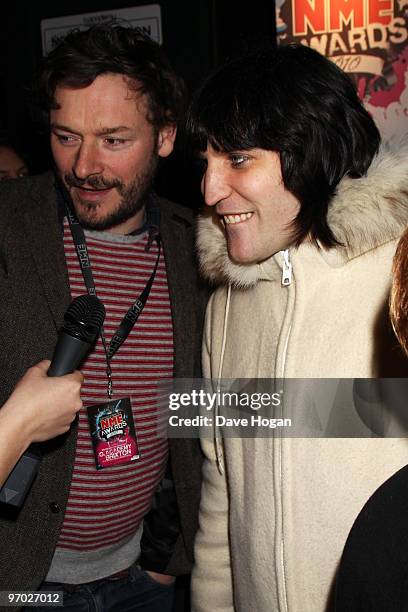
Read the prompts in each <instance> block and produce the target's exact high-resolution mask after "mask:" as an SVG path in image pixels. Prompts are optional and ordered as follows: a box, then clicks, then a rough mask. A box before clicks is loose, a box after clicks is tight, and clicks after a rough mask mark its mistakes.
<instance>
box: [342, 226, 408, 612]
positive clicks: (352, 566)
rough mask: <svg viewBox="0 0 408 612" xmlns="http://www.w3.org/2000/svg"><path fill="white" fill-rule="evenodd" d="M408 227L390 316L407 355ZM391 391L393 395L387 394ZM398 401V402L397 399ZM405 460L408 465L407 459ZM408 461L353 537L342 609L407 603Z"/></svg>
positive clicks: (395, 607)
mask: <svg viewBox="0 0 408 612" xmlns="http://www.w3.org/2000/svg"><path fill="white" fill-rule="evenodd" d="M407 271H408V230H405V231H404V233H403V235H402V237H401V239H400V241H399V242H398V246H397V249H396V252H395V256H394V264H393V274H392V286H391V299H390V314H391V321H392V324H393V328H394V331H395V335H396V336H397V338H398V340H399V343H400V345H401V348H402V350H403V351H404V353H405V354H408V299H407V297H408V292H407V289H408V283H407V278H408V277H407ZM407 383H408V376H407V372H405V377H404V378H400V379H398V380H395V381H392V388H391V390H392V392H393V394H394V396H395V392H397V399H399V398H400V402H401V403H400V409H401V415H400V416H401V417H402V419H401V420H402V421H403V422H405V424H406V422H407V416H406V397H407V389H408V384H407ZM388 395H389V394H388ZM394 401H395V400H394ZM405 463H408V461H406V462H405ZM407 487H408V465H404V467H402V468H401V469H400V470H398V471H397V472H396V473H395V474H393V475H392V476H391V477H390V478H388V479H387V480H386V481H385V482H384V483H383V484H381V486H380V487H378V489H377V490H376V491H375V492H374V493H373V494H372V496H371V497H370V499H369V500H368V501H367V503H366V504H365V505H364V507H363V509H362V510H361V512H360V513H359V515H358V516H357V518H356V520H355V521H354V524H353V526H352V528H351V531H350V533H349V535H348V538H347V541H346V544H345V547H344V551H343V555H342V558H341V561H340V566H339V571H338V576H337V583H336V611H338V612H349V611H351V612H354V611H355V612H357V611H358V612H382V611H383V610H387V612H399V611H400V610H403V609H404V608H405V607H406V604H407V601H408V584H407V580H406V567H407V563H408V536H407V530H406V517H407V514H408V500H407Z"/></svg>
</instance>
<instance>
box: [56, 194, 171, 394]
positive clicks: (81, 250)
mask: <svg viewBox="0 0 408 612" xmlns="http://www.w3.org/2000/svg"><path fill="white" fill-rule="evenodd" d="M59 193H60V194H61V196H62V198H63V200H64V203H65V209H66V213H67V217H68V222H69V227H70V230H71V234H72V239H73V241H74V245H75V250H76V253H77V256H78V260H79V265H80V267H81V272H82V276H83V277H84V282H85V287H86V289H87V291H88V293H89V295H95V296H96V287H95V281H94V278H93V274H92V269H91V260H90V258H89V253H88V247H87V245H86V238H85V232H84V230H83V228H82V226H81V224H80V223H79V221H78V219H77V216H76V214H75V212H74V209H73V207H72V205H71V202H70V201H69V200H68V197H67V194H65V193H64V190H63V188H62V189H59ZM154 240H156V242H157V248H158V252H157V258H156V263H155V264H154V268H153V272H152V273H151V275H150V278H149V280H148V281H147V283H146V286H145V288H144V289H143V291H142V293H141V294H140V295H139V297H138V298H136V300H135V302H134V303H133V304H132V306H131V307H130V308H129V310H128V311H127V313H126V314H125V316H124V317H123V319H122V321H121V323H120V325H119V327H118V329H117V330H116V332H115V333H114V334H113V336H112V338H111V341H110V343H109V347H108V346H107V344H106V338H105V331H104V328H103V327H102V329H101V340H102V344H103V348H104V351H105V357H106V375H107V377H108V397H112V393H113V391H112V390H113V384H112V368H111V360H112V357H113V356H114V355H115V353H116V352H117V351H118V349H119V347H120V346H122V344H123V343H124V341H125V340H126V338H127V337H128V336H129V334H130V332H131V331H132V329H133V327H134V325H135V324H136V321H137V320H138V318H139V316H140V314H141V312H142V310H143V308H144V307H145V305H146V302H147V299H148V297H149V294H150V290H151V288H152V285H153V281H154V279H155V276H156V272H157V268H158V265H159V260H160V254H161V240H160V234H159V233H157V234H156V235H155V236H154Z"/></svg>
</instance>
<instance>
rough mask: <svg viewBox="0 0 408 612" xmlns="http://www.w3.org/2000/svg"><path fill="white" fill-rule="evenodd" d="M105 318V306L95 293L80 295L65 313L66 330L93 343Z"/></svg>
mask: <svg viewBox="0 0 408 612" xmlns="http://www.w3.org/2000/svg"><path fill="white" fill-rule="evenodd" d="M104 319H105V307H104V305H103V304H102V302H101V301H100V300H99V299H98V298H97V297H96V296H94V295H80V296H78V297H77V298H75V299H74V300H73V301H72V302H71V304H70V305H69V306H68V308H67V311H66V313H65V315H64V331H65V332H66V333H68V334H70V335H71V336H75V337H76V338H79V339H80V340H83V341H84V342H90V343H93V342H95V340H96V339H97V337H98V336H99V333H100V331H101V327H102V325H103V322H104Z"/></svg>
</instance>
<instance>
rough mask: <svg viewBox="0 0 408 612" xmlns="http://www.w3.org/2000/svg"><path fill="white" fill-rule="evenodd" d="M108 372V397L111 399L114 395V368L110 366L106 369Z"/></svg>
mask: <svg viewBox="0 0 408 612" xmlns="http://www.w3.org/2000/svg"><path fill="white" fill-rule="evenodd" d="M106 374H107V377H108V397H109V399H111V398H112V395H113V381H112V370H111V369H110V368H109V369H108V370H106Z"/></svg>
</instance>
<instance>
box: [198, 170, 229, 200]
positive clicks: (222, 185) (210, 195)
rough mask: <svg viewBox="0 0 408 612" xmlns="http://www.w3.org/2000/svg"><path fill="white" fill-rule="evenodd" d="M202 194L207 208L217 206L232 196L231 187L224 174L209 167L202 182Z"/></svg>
mask: <svg viewBox="0 0 408 612" xmlns="http://www.w3.org/2000/svg"><path fill="white" fill-rule="evenodd" d="M201 193H202V194H203V197H204V201H205V203H206V204H207V206H215V205H216V204H218V202H221V201H222V200H225V198H227V197H228V196H229V195H230V193H231V187H230V186H229V184H228V182H227V181H226V179H225V177H224V175H223V173H222V172H217V171H216V170H212V169H210V168H209V167H208V168H207V170H206V172H205V174H204V176H203V178H202V180H201Z"/></svg>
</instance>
